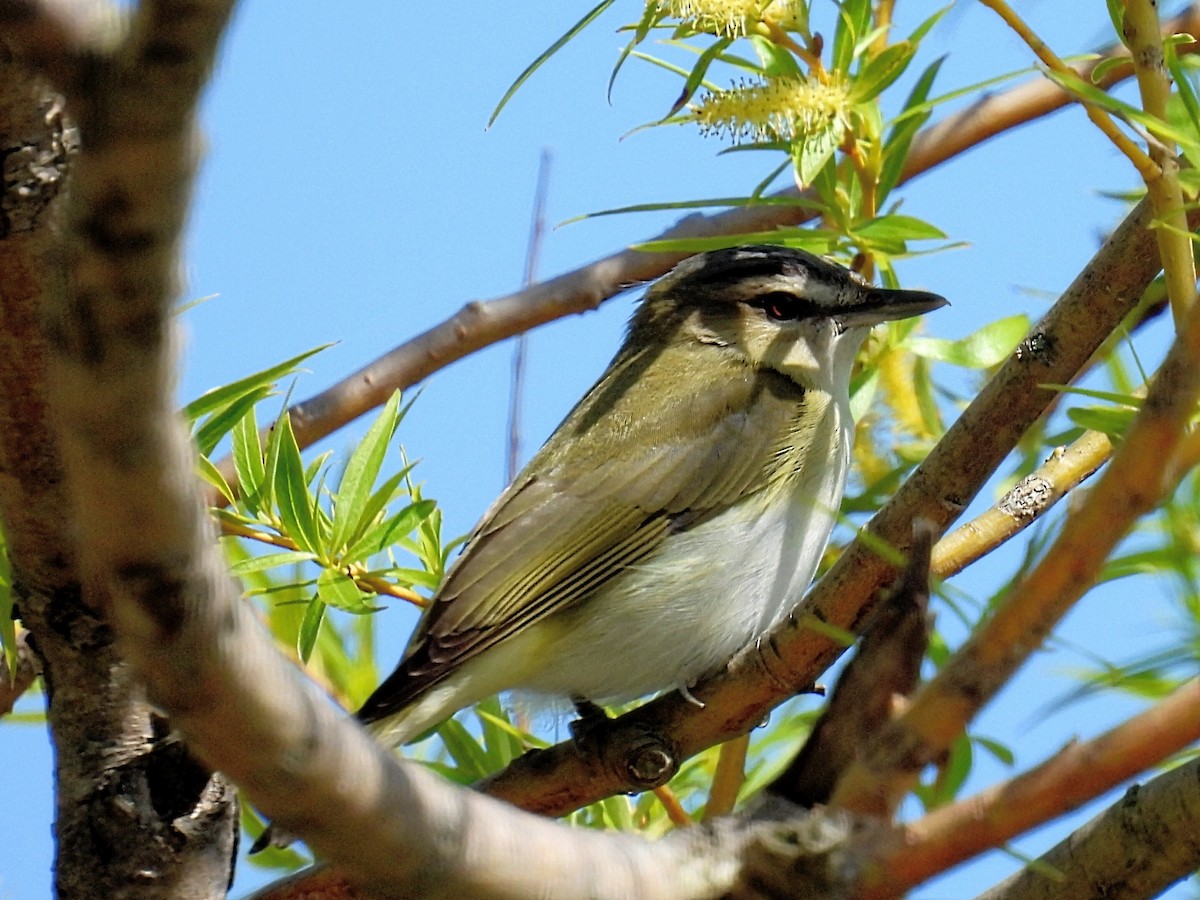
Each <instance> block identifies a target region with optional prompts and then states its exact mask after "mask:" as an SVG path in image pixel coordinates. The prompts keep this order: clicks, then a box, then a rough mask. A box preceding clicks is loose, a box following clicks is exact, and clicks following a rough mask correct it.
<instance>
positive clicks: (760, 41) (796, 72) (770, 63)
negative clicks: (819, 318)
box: [749, 34, 804, 78]
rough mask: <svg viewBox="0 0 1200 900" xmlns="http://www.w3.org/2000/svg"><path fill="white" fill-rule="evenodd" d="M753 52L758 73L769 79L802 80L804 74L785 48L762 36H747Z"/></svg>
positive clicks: (794, 58)
mask: <svg viewBox="0 0 1200 900" xmlns="http://www.w3.org/2000/svg"><path fill="white" fill-rule="evenodd" d="M749 39H750V43H751V44H752V45H753V47H754V52H755V53H756V54H758V60H759V66H758V68H759V71H761V72H762V73H763V74H764V75H766V76H767V77H769V78H803V77H804V72H803V70H801V68H800V64H799V63H797V62H796V57H794V56H792V54H791V53H789V52H788V51H787V50H786V49H785V48H783V47H780V46H779V45H778V44H777V43H775V42H774V41H772V40H770V39H769V38H765V37H763V36H762V35H758V34H752V35H749Z"/></svg>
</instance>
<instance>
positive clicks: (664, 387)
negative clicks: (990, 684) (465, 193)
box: [358, 246, 946, 744]
mask: <svg viewBox="0 0 1200 900" xmlns="http://www.w3.org/2000/svg"><path fill="white" fill-rule="evenodd" d="M945 303H946V301H945V300H944V299H943V298H942V297H939V296H937V295H936V294H929V293H924V292H921V291H903V290H885V289H882V288H874V287H870V286H868V285H866V284H864V283H863V282H862V281H861V280H860V279H859V278H857V277H856V276H855V275H853V274H852V273H851V272H849V271H848V270H846V269H844V268H842V267H841V266H838V265H835V264H833V263H830V262H827V261H825V260H823V259H820V258H818V257H816V256H813V255H811V254H809V253H804V252H801V251H798V250H789V249H785V248H781V247H770V246H752V247H735V248H732V249H727V250H716V251H713V252H710V253H702V254H700V255H698V256H693V257H691V258H689V259H686V260H684V261H683V262H681V263H680V264H679V265H678V266H676V267H675V269H674V270H673V271H671V272H670V273H669V274H668V275H666V276H665V277H664V278H662V279H661V280H660V281H658V282H657V283H656V284H654V285H653V286H652V287H651V288H650V289H649V290H648V291H647V293H646V297H645V299H644V300H643V302H642V304H641V306H640V307H639V309H638V310H637V312H636V313H635V314H634V316H633V319H632V321H631V322H630V325H629V332H628V335H627V336H626V338H625V343H624V344H623V345H622V347H621V349H620V350H619V351H618V352H617V355H616V358H615V359H613V361H612V364H611V365H610V366H609V367H608V369H607V370H606V371H605V372H604V374H603V375H602V376H601V377H600V380H599V381H598V382H597V383H596V385H595V386H594V387H593V388H592V389H591V390H590V391H588V393H587V395H586V396H584V398H583V399H582V400H581V401H579V403H578V405H577V406H576V407H575V408H574V409H573V410H572V411H571V413H570V414H569V415H568V416H567V418H566V419H565V420H564V421H563V423H562V424H561V425H559V427H558V429H557V430H556V431H555V432H554V434H553V435H551V437H550V439H549V440H548V441H546V444H545V446H543V447H542V449H541V450H540V451H538V453H537V455H536V456H534V457H533V459H532V460H531V461H530V462H529V465H527V466H526V467H525V469H524V471H522V472H521V473H520V474H519V475H518V476H517V478H516V480H515V481H514V482H513V483H512V484H511V485H510V486H509V487H508V489H507V490H505V491H504V493H503V494H501V495H500V498H499V499H498V500H497V501H496V502H495V503H494V504H493V505H492V508H491V509H489V510H488V511H487V513H485V514H484V517H483V519H482V520H481V521H480V523H479V524H478V525H477V526H476V527H475V530H474V532H473V533H472V534H471V537H470V539H469V541H468V543H467V545H466V549H465V550H464V552H463V554H462V555H461V556H460V557H459V558H458V560H457V561H456V562H455V563H454V564H453V566H452V567H451V568H450V570H449V572H448V573H447V575H446V580H445V582H444V583H443V585H442V586H441V589H440V590H439V591H438V592H437V595H436V596H435V597H434V599H433V602H432V603H431V605H430V607H429V609H428V611H427V613H426V614H425V616H424V618H423V619H422V621H421V623H420V625H419V626H418V628H417V631H416V633H415V635H414V637H413V639H412V642H411V643H410V645H409V648H408V651H407V652H406V654H405V656H404V659H403V660H402V661H401V663H400V665H399V666H398V667H397V669H396V671H395V672H393V673H392V675H391V676H390V677H388V679H387V680H386V681H384V683H383V684H382V685H380V687H379V688H378V690H376V691H375V693H374V694H372V695H371V697H370V698H369V699H368V700H367V702H366V703H365V704H364V705H363V707H362V709H361V710H360V711H359V713H358V716H359V718H360V719H361V720H362V721H363V722H365V723H367V724H368V726H369V728H370V729H371V730H372V731H374V732H375V734H376V735H377V736H378V737H379V738H380V740H383V741H385V742H387V743H389V744H400V743H404V742H406V741H409V740H412V739H413V738H415V737H417V736H419V735H420V734H422V733H423V732H425V731H426V730H428V729H429V728H431V727H432V726H434V725H436V724H438V723H439V722H440V721H441V720H442V719H444V718H446V717H447V716H449V715H451V714H452V713H453V712H455V711H456V710H458V709H461V708H463V707H465V706H469V705H471V704H474V703H476V702H478V701H480V700H482V699H484V698H486V697H488V696H490V695H492V694H495V693H497V692H498V691H504V690H509V689H514V688H516V689H523V690H527V691H532V692H535V693H541V694H550V695H558V696H561V697H567V698H570V699H572V700H575V701H577V702H578V701H584V700H588V701H597V702H601V701H615V700H629V699H633V698H635V697H639V696H642V695H644V694H648V693H651V692H654V691H660V690H664V689H667V688H672V687H675V688H679V689H681V690H684V691H686V690H687V687H688V685H690V684H691V683H693V682H694V681H695V680H696V679H698V678H699V677H700V676H702V675H704V674H706V673H709V672H711V671H713V670H715V669H717V668H718V667H720V666H721V665H723V664H724V663H725V662H726V661H727V660H728V659H729V658H730V657H731V656H733V654H734V653H736V652H737V651H738V650H739V649H741V648H742V647H743V646H745V645H746V644H748V643H749V642H750V641H752V640H754V638H756V637H757V636H759V635H761V634H762V633H763V632H765V631H766V630H767V629H769V628H770V627H771V626H772V625H774V624H775V623H776V622H778V621H779V620H780V619H781V618H782V617H783V616H784V615H786V614H787V612H788V611H789V610H790V609H792V607H793V606H795V604H796V603H797V602H799V600H800V598H801V595H802V594H803V592H804V591H805V589H806V588H807V587H808V584H809V582H810V580H811V579H812V577H813V573H814V571H815V570H816V568H817V562H818V560H819V559H820V557H821V554H822V552H823V551H824V549H825V544H826V542H827V541H828V540H829V533H830V531H831V529H832V527H833V522H834V516H835V515H836V512H837V509H838V505H839V503H840V502H841V498H842V491H843V487H844V485H845V481H846V469H847V467H848V465H849V462H850V446H851V439H852V430H853V422H852V420H851V417H850V408H849V402H850V401H849V383H850V370H851V367H852V366H853V363H854V357H855V354H856V353H857V352H858V349H859V347H860V345H861V344H862V341H863V338H864V337H865V336H866V334H867V332H868V330H869V329H870V328H871V326H873V325H877V324H879V323H881V322H886V321H889V320H893V319H904V318H908V317H910V316H916V315H920V314H922V313H926V312H929V311H931V310H935V309H937V308H939V307H941V306H943V305H945Z"/></svg>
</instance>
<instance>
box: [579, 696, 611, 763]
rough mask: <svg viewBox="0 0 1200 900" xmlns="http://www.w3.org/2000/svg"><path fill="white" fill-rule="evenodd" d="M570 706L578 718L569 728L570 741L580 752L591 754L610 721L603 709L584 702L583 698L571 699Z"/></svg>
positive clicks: (588, 701)
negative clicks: (573, 708)
mask: <svg viewBox="0 0 1200 900" xmlns="http://www.w3.org/2000/svg"><path fill="white" fill-rule="evenodd" d="M571 705H573V706H574V707H575V712H576V713H577V714H578V715H579V718H578V719H576V720H575V721H573V722H572V723H571V724H570V726H569V727H570V729H571V740H573V741H574V742H575V746H576V747H578V748H579V749H580V750H581V751H583V752H585V753H587V752H592V751H594V750H596V749H597V746H598V744H599V743H600V740H601V738H602V737H603V736H604V733H605V732H606V731H607V730H608V724H609V723H610V722H611V721H612V719H611V718H610V717H609V715H608V713H607V712H605V711H604V707H602V706H600V705H599V704H598V703H593V702H592V701H591V700H585V699H584V698H583V697H574V698H572V700H571Z"/></svg>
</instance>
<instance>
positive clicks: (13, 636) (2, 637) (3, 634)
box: [0, 535, 19, 684]
mask: <svg viewBox="0 0 1200 900" xmlns="http://www.w3.org/2000/svg"><path fill="white" fill-rule="evenodd" d="M0 648H3V650H4V661H5V667H6V668H7V669H8V682H9V684H12V682H13V681H14V680H15V679H16V677H17V663H18V662H19V660H18V659H17V622H16V619H14V618H13V593H12V568H11V566H10V565H9V561H8V547H7V546H6V545H5V543H4V536H3V535H0Z"/></svg>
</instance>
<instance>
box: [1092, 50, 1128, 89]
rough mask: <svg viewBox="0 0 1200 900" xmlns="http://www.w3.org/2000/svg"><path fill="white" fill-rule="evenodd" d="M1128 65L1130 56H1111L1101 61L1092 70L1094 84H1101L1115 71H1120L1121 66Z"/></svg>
mask: <svg viewBox="0 0 1200 900" xmlns="http://www.w3.org/2000/svg"><path fill="white" fill-rule="evenodd" d="M1127 65H1129V57H1128V56H1110V57H1109V58H1108V59H1102V60H1100V62H1098V63H1096V67H1095V68H1094V69H1092V74H1091V79H1092V84H1096V85H1098V84H1100V83H1101V82H1103V81H1104V79H1105V78H1106V77H1108V73H1109V72H1111V71H1112V70H1113V69H1119V68H1120V67H1121V66H1127Z"/></svg>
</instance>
